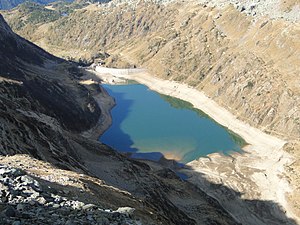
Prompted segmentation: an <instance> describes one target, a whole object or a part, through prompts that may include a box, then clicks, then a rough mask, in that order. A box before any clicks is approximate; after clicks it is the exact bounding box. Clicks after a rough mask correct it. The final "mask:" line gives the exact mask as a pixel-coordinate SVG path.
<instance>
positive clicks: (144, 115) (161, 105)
mask: <svg viewBox="0 0 300 225" xmlns="http://www.w3.org/2000/svg"><path fill="white" fill-rule="evenodd" d="M104 87H105V88H106V90H107V91H108V92H109V94H110V95H111V96H113V97H114V98H115V100H116V104H117V105H116V106H115V107H114V108H113V110H112V118H113V124H112V126H111V127H110V128H109V129H108V130H107V131H106V132H105V133H104V134H103V135H102V136H101V138H100V141H101V142H103V143H105V144H107V145H109V146H111V147H113V148H115V149H116V150H118V151H122V152H131V153H133V154H132V157H134V158H143V159H150V160H154V161H157V160H159V159H160V158H161V157H162V155H164V156H165V157H166V158H172V159H176V160H178V161H179V162H182V163H187V162H190V161H192V160H194V159H197V158H199V157H200V156H206V155H208V154H210V153H213V152H223V153H225V154H227V153H229V152H232V151H240V150H241V148H240V144H241V139H240V138H238V137H237V136H235V135H233V134H231V133H230V132H229V131H228V130H226V129H225V128H224V127H222V126H220V125H219V124H217V123H216V122H214V121H213V120H211V119H210V118H208V117H207V116H206V115H205V114H203V113H201V111H199V110H195V109H192V107H191V105H190V104H189V103H187V102H184V101H182V100H179V99H176V98H171V97H168V96H163V95H160V94H158V93H156V92H153V91H151V90H149V89H148V88H147V87H146V86H144V85H141V84H129V85H104Z"/></svg>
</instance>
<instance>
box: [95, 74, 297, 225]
mask: <svg viewBox="0 0 300 225" xmlns="http://www.w3.org/2000/svg"><path fill="white" fill-rule="evenodd" d="M95 75H96V76H98V77H102V76H105V77H106V80H110V81H115V80H118V79H122V78H123V79H131V80H136V81H137V82H139V83H141V84H144V85H146V86H148V87H149V88H150V89H152V90H154V91H157V92H159V93H162V94H166V95H170V96H173V97H177V98H180V99H182V100H185V101H188V102H190V103H192V104H193V105H194V107H195V108H198V109H200V110H202V111H203V112H205V113H206V114H208V115H209V116H210V117H211V118H213V119H214V120H215V121H216V122H218V123H219V124H221V125H223V126H225V127H228V129H230V130H231V131H233V132H235V133H237V134H239V135H240V136H241V137H242V138H243V139H244V140H245V141H246V142H247V143H248V144H249V145H247V146H246V147H245V148H244V151H245V153H244V154H238V153H234V154H232V155H231V156H230V157H228V156H223V155H220V154H212V155H209V158H200V159H198V160H194V161H192V162H190V163H189V164H188V166H189V167H190V168H189V169H183V172H184V173H186V174H188V176H189V177H190V178H189V181H191V182H192V183H194V184H196V185H198V186H199V187H200V188H202V189H204V190H206V191H207V192H209V194H210V195H212V196H213V197H215V198H216V199H219V200H220V203H221V202H224V204H222V205H223V206H224V208H225V209H227V210H228V211H229V212H230V213H231V214H232V215H233V216H235V217H236V218H237V220H239V221H240V222H246V221H247V224H264V221H260V218H259V217H256V216H253V215H250V214H251V213H255V212H253V209H252V206H248V205H245V204H246V203H244V202H245V201H240V200H241V199H249V200H254V199H255V200H260V201H265V202H272V203H273V202H274V203H277V204H276V207H273V206H272V207H270V208H274V210H273V209H272V210H273V211H272V212H270V213H271V214H275V215H276V214H280V213H278V212H277V211H278V210H279V211H280V212H281V211H282V212H283V213H282V214H283V215H281V214H280V215H278V217H279V218H281V217H292V218H296V216H295V215H293V214H292V212H291V211H290V210H289V204H288V202H287V200H286V194H287V193H288V192H291V191H292V190H291V187H290V185H289V183H288V181H287V180H286V179H285V176H284V174H285V171H284V167H285V165H287V164H289V163H292V161H293V159H292V157H291V156H290V155H289V154H288V153H286V152H285V151H283V149H282V147H283V146H284V144H285V143H286V142H285V141H283V140H280V139H278V138H276V137H273V136H270V135H268V134H265V133H263V132H262V131H260V130H258V129H256V128H254V127H251V126H250V125H248V124H246V123H244V122H243V121H240V120H238V119H236V117H235V116H234V115H233V114H231V113H230V112H229V111H228V110H226V109H224V108H222V107H221V106H219V105H218V104H217V103H215V102H214V101H213V100H212V99H210V98H208V97H207V96H205V94H204V93H203V92H200V91H198V90H195V89H193V88H191V87H189V86H187V85H185V84H180V83H177V82H174V81H167V80H162V79H159V78H156V77H154V76H152V75H150V74H148V73H134V74H129V75H124V74H114V75H108V74H105V75H104V74H102V73H101V72H97V73H95ZM107 76H112V77H111V78H107ZM112 83H115V82H112ZM203 180H207V181H209V182H212V183H215V184H222V185H224V186H226V187H228V188H230V189H231V190H234V191H235V192H236V198H237V200H239V201H238V202H237V201H230V202H229V201H228V199H227V197H226V196H225V197H224V193H221V192H220V191H218V190H213V189H212V188H210V187H208V186H207V182H204V181H203ZM231 198H232V197H231ZM277 205H278V207H277ZM241 207H242V208H241ZM243 208H244V209H243ZM277 208H278V209H277ZM282 208H283V209H282ZM241 209H243V210H241ZM258 210H259V209H258ZM241 211H244V214H246V216H245V215H241V214H243V213H241ZM248 214H249V215H248ZM270 216H274V215H270ZM266 219H268V218H266Z"/></svg>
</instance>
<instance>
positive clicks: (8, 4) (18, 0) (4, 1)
mask: <svg viewBox="0 0 300 225" xmlns="http://www.w3.org/2000/svg"><path fill="white" fill-rule="evenodd" d="M24 2H26V1H24V0H1V1H0V9H11V8H14V7H16V6H18V5H20V4H22V3H24ZM31 2H36V3H39V4H48V3H50V2H53V0H31Z"/></svg>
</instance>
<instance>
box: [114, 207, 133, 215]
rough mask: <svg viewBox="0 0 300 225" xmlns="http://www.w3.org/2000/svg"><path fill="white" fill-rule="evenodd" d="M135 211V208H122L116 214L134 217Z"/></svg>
mask: <svg viewBox="0 0 300 225" xmlns="http://www.w3.org/2000/svg"><path fill="white" fill-rule="evenodd" d="M134 211H135V208H131V207H120V208H118V209H117V211H116V212H118V213H122V214H125V215H127V216H128V215H132V214H133V212H134Z"/></svg>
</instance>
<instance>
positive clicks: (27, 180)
mask: <svg viewBox="0 0 300 225" xmlns="http://www.w3.org/2000/svg"><path fill="white" fill-rule="evenodd" d="M21 181H22V182H24V183H26V184H33V183H34V179H33V178H32V177H30V176H28V175H24V176H21Z"/></svg>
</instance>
